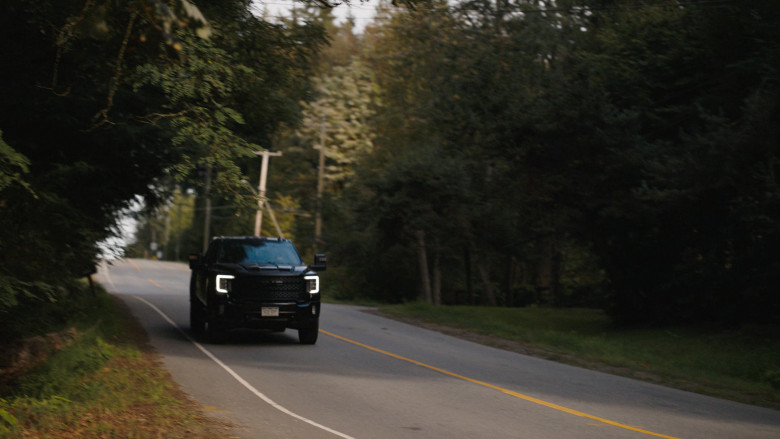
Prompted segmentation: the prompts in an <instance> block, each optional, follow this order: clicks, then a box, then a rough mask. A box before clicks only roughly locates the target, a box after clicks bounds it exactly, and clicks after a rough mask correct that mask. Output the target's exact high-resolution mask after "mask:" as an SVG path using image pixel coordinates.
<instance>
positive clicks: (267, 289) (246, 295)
mask: <svg viewBox="0 0 780 439" xmlns="http://www.w3.org/2000/svg"><path fill="white" fill-rule="evenodd" d="M233 282H234V283H233V292H232V294H231V295H232V296H233V297H234V298H235V299H237V300H241V301H246V302H269V301H290V300H300V301H303V300H308V298H309V297H308V294H306V281H305V280H304V279H303V278H302V277H298V276H296V277H275V276H251V277H247V276H241V277H238V278H237V279H235V280H234V281H233Z"/></svg>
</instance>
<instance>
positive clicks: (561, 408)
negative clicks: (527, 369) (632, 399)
mask: <svg viewBox="0 0 780 439" xmlns="http://www.w3.org/2000/svg"><path fill="white" fill-rule="evenodd" d="M320 332H322V333H323V334H326V335H329V336H331V337H333V338H337V339H339V340H342V341H345V342H347V343H351V344H354V345H356V346H360V347H362V348H365V349H368V350H370V351H374V352H377V353H380V354H382V355H387V356H388V357H393V358H396V359H398V360H403V361H406V362H409V363H412V364H416V365H418V366H422V367H425V368H427V369H430V370H434V371H436V372H439V373H442V374H444V375H448V376H451V377H453V378H458V379H461V380H464V381H468V382H470V383H473V384H477V385H480V386H483V387H488V388H490V389H494V390H498V391H499V392H502V393H504V394H507V395H510V396H514V397H515V398H519V399H522V400H525V401H529V402H532V403H534V404H539V405H542V406H545V407H549V408H551V409H554V410H558V411H561V412H564V413H568V414H570V415H574V416H579V417H583V418H587V419H592V420H594V421H598V422H601V423H604V424H607V425H612V426H614V427H618V428H623V429H626V430H631V431H635V432H638V433H643V434H648V435H650V436H655V437H660V438H664V439H679V438H676V437H674V436H667V435H664V434H660V433H654V432H652V431H648V430H644V429H641V428H637V427H632V426H630V425H625V424H621V423H619V422H615V421H610V420H609V419H604V418H600V417H598V416H594V415H590V414H587V413H584V412H581V411H578V410H573V409H570V408H568V407H564V406H561V405H558V404H554V403H551V402H547V401H544V400H541V399H538V398H534V397H533V396H528V395H524V394H522V393H519V392H515V391H512V390H509V389H504V388H502V387H499V386H496V385H493V384H490V383H486V382H484V381H479V380H475V379H473V378H469V377H466V376H463V375H459V374H456V373H454V372H450V371H448V370H444V369H440V368H438V367H436V366H431V365H429V364H426V363H423V362H420V361H417V360H413V359H411V358H407V357H403V356H401V355H397V354H394V353H392V352H388V351H384V350H382V349H378V348H375V347H373V346H369V345H366V344H363V343H360V342H357V341H354V340H350V339H348V338H345V337H342V336H340V335H336V334H333V333H330V332H328V331H325V330H322V329H320Z"/></svg>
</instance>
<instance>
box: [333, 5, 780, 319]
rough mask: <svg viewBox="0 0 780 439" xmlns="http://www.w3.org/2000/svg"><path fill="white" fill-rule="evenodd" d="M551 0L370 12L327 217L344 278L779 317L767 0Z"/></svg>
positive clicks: (644, 311) (551, 301) (772, 38)
mask: <svg viewBox="0 0 780 439" xmlns="http://www.w3.org/2000/svg"><path fill="white" fill-rule="evenodd" d="M556 5H557V7H556V10H555V11H554V12H552V11H551V12H548V11H545V10H544V9H543V8H541V7H540V6H539V4H538V3H537V2H522V3H519V4H514V3H511V2H510V3H500V4H496V3H494V2H482V1H471V2H464V3H462V4H459V5H453V6H448V5H445V4H442V3H436V2H433V3H430V2H429V3H425V4H424V6H421V7H420V8H416V9H414V10H408V11H395V12H390V11H385V12H384V14H385V16H384V17H383V21H382V22H381V23H382V24H380V25H377V26H375V27H374V28H370V29H369V30H368V31H367V34H366V36H365V37H364V41H363V42H362V46H363V48H364V52H363V55H362V56H363V58H364V60H365V61H364V63H365V65H367V66H369V67H370V68H371V69H372V70H373V72H372V76H373V78H374V79H373V80H374V82H375V87H374V89H373V93H374V100H373V102H374V104H375V108H374V112H375V116H374V117H373V118H372V119H371V125H372V129H373V130H374V133H375V137H374V138H373V140H372V143H373V144H374V149H373V153H372V154H371V155H370V156H369V157H368V158H366V159H364V160H362V161H360V162H359V163H358V164H357V167H356V171H357V172H356V174H355V175H356V179H355V180H354V182H353V185H352V186H351V187H350V188H349V190H348V191H347V192H345V193H344V194H343V196H342V206H344V208H343V209H344V210H348V211H349V212H348V213H343V214H341V215H340V216H337V218H336V219H335V221H338V222H339V224H336V225H328V227H330V228H334V227H335V228H336V229H337V230H338V231H339V232H340V233H336V234H334V235H332V236H334V237H337V240H336V239H334V240H332V241H331V245H330V247H331V248H333V249H334V251H335V252H336V254H337V255H338V256H337V257H336V258H334V259H335V260H338V261H340V263H343V264H347V265H349V266H350V267H351V268H352V269H353V270H356V271H357V270H363V271H362V273H364V274H365V275H364V276H360V279H359V280H357V281H356V282H355V286H354V287H353V288H350V290H354V291H366V294H367V295H369V296H371V297H383V298H390V299H392V300H403V299H408V298H409V297H415V296H416V294H415V292H414V291H410V290H417V289H418V286H417V285H419V284H420V283H423V284H424V283H426V282H430V283H436V282H437V280H436V277H437V275H436V274H435V273H437V272H438V273H439V275H441V273H445V275H444V276H441V278H442V279H444V282H445V283H446V285H445V286H444V287H443V288H442V289H443V290H444V291H445V292H444V293H443V297H444V298H445V299H446V300H451V301H452V303H464V302H465V303H478V302H487V303H496V304H498V303H501V304H505V305H509V306H513V305H521V304H528V303H537V304H542V305H557V306H566V305H569V306H570V305H574V304H588V305H589V306H602V307H604V308H605V309H608V310H610V312H611V315H612V316H613V317H614V318H615V320H616V321H618V322H621V323H625V324H671V323H673V322H680V321H693V320H704V321H712V322H718V323H721V324H738V323H740V322H748V321H754V320H755V321H764V322H775V323H776V322H777V320H776V318H777V315H780V308H778V307H780V301H778V300H777V295H776V294H775V293H773V291H775V290H777V288H778V286H780V278H778V276H777V273H778V272H780V271H779V270H778V267H780V266H779V265H778V264H780V260H779V259H778V257H777V252H776V251H774V250H773V249H776V248H777V246H778V244H780V242H778V238H779V237H780V223H778V222H777V218H780V211H778V208H779V207H780V206H779V205H778V203H777V200H778V199H780V196H779V195H778V192H777V188H778V187H780V186H778V183H777V163H778V159H777V156H778V152H780V151H778V143H777V138H778V136H777V126H778V125H777V103H778V100H777V98H778V93H777V91H778V89H777V86H776V85H777V71H778V65H779V64H778V60H780V58H778V54H779V53H780V50H778V47H780V34H778V31H777V29H778V27H777V26H776V24H777V22H778V18H779V15H778V12H779V11H778V6H777V5H775V4H769V3H766V2H743V3H739V4H730V3H729V4H688V5H684V6H679V5H672V4H669V3H668V2H665V1H658V2H625V3H609V4H603V2H586V4H581V3H577V4H575V3H573V2H559V3H557V4H556ZM418 165H419V166H418ZM419 231H422V232H424V236H425V238H424V241H418V240H416V239H415V238H414V237H415V236H423V235H417V232H419ZM421 245H424V246H425V250H424V251H422V250H419V249H420V248H422V247H420V246H421ZM372 255H374V256H375V258H374V260H375V261H377V263H374V264H370V267H366V263H365V261H366V259H367V257H368V258H369V259H370V256H372ZM385 255H392V258H390V257H388V258H387V259H392V260H393V261H395V264H397V265H396V267H393V266H392V265H391V263H389V262H385V261H386V259H385ZM420 255H424V256H426V257H427V264H428V265H427V269H428V271H430V272H431V273H432V274H431V275H430V279H429V280H425V279H423V280H422V282H421V281H420V280H419V276H420V273H422V272H423V270H422V269H421V268H419V265H417V264H416V262H415V261H416V260H417V258H418V256H419V257H422V256H420ZM442 255H444V256H442ZM398 261H401V262H400V263H399V262H398ZM422 264H424V263H422ZM377 266H379V267H380V268H377ZM390 267H392V268H390ZM393 268H397V270H393ZM391 272H392V273H391ZM398 273H403V274H402V275H400V278H399V277H398V276H399V274H398ZM393 276H395V277H393ZM415 277H418V279H415ZM423 277H424V276H423ZM391 279H392V280H391ZM388 282H399V288H397V291H396V293H392V292H389V291H386V290H387V289H388V288H387V287H386V285H387V283H388ZM446 300H445V301H446Z"/></svg>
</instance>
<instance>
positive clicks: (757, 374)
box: [380, 303, 780, 408]
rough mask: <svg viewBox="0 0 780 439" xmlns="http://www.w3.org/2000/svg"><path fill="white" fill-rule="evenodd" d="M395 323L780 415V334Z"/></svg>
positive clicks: (419, 308)
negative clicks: (467, 336)
mask: <svg viewBox="0 0 780 439" xmlns="http://www.w3.org/2000/svg"><path fill="white" fill-rule="evenodd" d="M380 311H381V312H383V313H386V314H388V315H391V316H395V317H400V318H411V319H415V320H418V321H424V322H428V323H433V324H436V325H442V326H445V327H448V328H455V329H459V330H466V331H469V332H471V333H475V334H480V335H482V336H487V337H483V338H482V339H480V340H478V341H482V342H486V343H489V344H494V345H501V346H502V347H508V346H507V343H501V340H509V341H511V342H512V343H511V346H509V347H511V348H514V349H517V350H519V351H521V352H526V353H529V354H532V355H536V356H541V357H544V358H548V359H552V360H556V361H562V362H566V363H570V364H575V365H580V366H584V367H588V368H593V369H598V370H604V371H607V372H611V373H617V374H621V375H626V376H631V377H635V378H639V379H644V380H648V381H653V382H657V383H661V384H665V385H668V386H672V387H677V388H682V389H685V390H691V391H696V392H699V393H704V394H709V395H714V396H719V397H724V398H729V399H733V400H737V401H741V402H747V403H751V404H757V405H764V406H768V407H774V408H780V337H778V335H780V334H779V332H780V331H779V330H778V329H777V328H774V329H771V328H769V329H768V328H758V327H753V328H749V327H746V328H742V329H740V330H728V331H727V330H714V329H711V328H702V327H675V328H663V329H619V328H615V327H614V326H612V324H611V322H610V320H609V318H608V317H607V316H606V315H605V314H604V313H603V312H602V311H599V310H593V309H552V308H533V307H529V308H490V307H468V306H440V307H434V306H430V305H426V304H423V303H410V304H404V305H386V306H381V307H380Z"/></svg>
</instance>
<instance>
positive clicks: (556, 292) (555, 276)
mask: <svg viewBox="0 0 780 439" xmlns="http://www.w3.org/2000/svg"><path fill="white" fill-rule="evenodd" d="M560 277H561V254H560V251H559V250H558V244H557V239H556V237H555V236H554V235H551V236H549V237H548V238H547V239H546V240H545V243H544V245H543V247H542V255H541V260H540V261H539V268H538V277H537V281H536V282H537V283H536V286H537V291H538V292H539V302H540V303H542V304H547V305H553V306H559V305H560V304H561V302H562V300H561V291H560V290H561V288H560V285H561V282H560Z"/></svg>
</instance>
